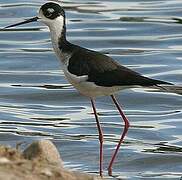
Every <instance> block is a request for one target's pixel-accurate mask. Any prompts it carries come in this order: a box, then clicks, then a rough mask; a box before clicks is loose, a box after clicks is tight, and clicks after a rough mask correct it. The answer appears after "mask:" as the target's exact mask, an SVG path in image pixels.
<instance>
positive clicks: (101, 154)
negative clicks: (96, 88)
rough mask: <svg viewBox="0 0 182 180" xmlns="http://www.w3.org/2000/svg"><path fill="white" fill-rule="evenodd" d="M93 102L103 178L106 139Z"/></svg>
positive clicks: (100, 171) (92, 101)
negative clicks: (104, 143) (104, 142)
mask: <svg viewBox="0 0 182 180" xmlns="http://www.w3.org/2000/svg"><path fill="white" fill-rule="evenodd" d="M90 100H91V103H92V108H93V111H94V114H95V119H96V123H97V128H98V132H99V142H100V170H99V173H100V176H101V177H102V171H103V163H102V162H103V141H104V138H103V132H102V129H101V125H100V123H99V118H98V116H97V111H96V107H95V105H94V100H93V99H90Z"/></svg>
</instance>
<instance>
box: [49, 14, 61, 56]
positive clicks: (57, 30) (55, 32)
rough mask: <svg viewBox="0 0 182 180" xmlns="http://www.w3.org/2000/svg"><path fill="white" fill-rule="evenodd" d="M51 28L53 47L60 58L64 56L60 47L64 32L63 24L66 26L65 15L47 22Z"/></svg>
mask: <svg viewBox="0 0 182 180" xmlns="http://www.w3.org/2000/svg"><path fill="white" fill-rule="evenodd" d="M46 24H47V25H48V27H49V29H50V34H51V40H52V45H53V49H54V51H55V53H56V55H57V57H58V58H60V56H62V54H61V51H60V49H59V43H58V41H59V38H60V37H61V34H62V32H63V26H64V18H63V16H60V17H57V18H56V19H55V20H51V21H49V22H48V23H46Z"/></svg>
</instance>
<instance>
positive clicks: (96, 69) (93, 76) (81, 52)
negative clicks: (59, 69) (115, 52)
mask: <svg viewBox="0 0 182 180" xmlns="http://www.w3.org/2000/svg"><path fill="white" fill-rule="evenodd" d="M72 49H73V45H72ZM68 71H69V72H70V73H72V74H75V75H77V76H82V75H88V81H90V82H94V83H95V84H96V85H99V86H105V87H111V86H130V85H140V86H152V85H156V84H169V83H167V82H164V81H158V80H154V79H150V78H147V77H144V76H142V75H140V74H139V73H137V72H135V71H132V70H130V69H128V68H126V67H124V66H121V65H120V64H119V63H117V62H116V61H114V60H113V59H112V58H110V57H109V56H106V55H104V54H102V53H99V52H95V51H91V50H88V49H85V48H81V47H79V46H75V48H74V51H73V55H72V57H71V58H70V60H69V65H68Z"/></svg>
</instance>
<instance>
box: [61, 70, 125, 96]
mask: <svg viewBox="0 0 182 180" xmlns="http://www.w3.org/2000/svg"><path fill="white" fill-rule="evenodd" d="M63 72H64V74H65V77H66V79H67V80H68V81H69V82H70V83H71V84H72V85H73V86H74V87H75V88H76V89H77V90H78V91H79V92H80V93H81V94H83V95H84V96H88V97H97V96H106V95H111V94H114V93H115V92H117V91H119V90H122V89H125V88H127V87H125V86H112V87H104V86H98V85H96V84H95V83H93V82H88V81H87V79H88V76H87V75H84V76H76V75H74V74H71V73H69V72H68V71H67V69H66V67H64V68H63Z"/></svg>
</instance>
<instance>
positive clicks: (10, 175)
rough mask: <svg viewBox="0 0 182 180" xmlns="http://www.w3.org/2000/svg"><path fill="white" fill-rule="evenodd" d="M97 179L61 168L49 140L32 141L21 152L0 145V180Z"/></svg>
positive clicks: (54, 148) (56, 153)
mask: <svg viewBox="0 0 182 180" xmlns="http://www.w3.org/2000/svg"><path fill="white" fill-rule="evenodd" d="M25 179H26V180H48V179H49V180H98V179H101V178H100V177H96V176H92V175H89V174H86V173H81V172H77V171H70V170H66V169H64V168H63V163H62V160H61V158H60V155H59V153H58V151H57V149H56V147H55V146H54V144H53V143H52V142H51V141H48V140H41V141H37V142H33V143H32V144H31V145H29V146H28V148H26V149H25V150H24V152H23V153H21V152H19V151H18V150H16V149H12V148H9V147H5V146H1V145H0V180H25Z"/></svg>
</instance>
